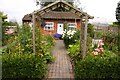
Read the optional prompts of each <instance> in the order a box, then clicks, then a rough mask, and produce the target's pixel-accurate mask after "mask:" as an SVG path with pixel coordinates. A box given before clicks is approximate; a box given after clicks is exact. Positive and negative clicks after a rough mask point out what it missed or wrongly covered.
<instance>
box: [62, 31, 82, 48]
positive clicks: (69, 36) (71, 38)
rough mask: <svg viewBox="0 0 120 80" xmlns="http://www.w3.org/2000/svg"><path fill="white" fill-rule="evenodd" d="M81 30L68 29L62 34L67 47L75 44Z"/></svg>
mask: <svg viewBox="0 0 120 80" xmlns="http://www.w3.org/2000/svg"><path fill="white" fill-rule="evenodd" d="M79 35H80V31H79V30H77V31H71V30H70V31H67V30H65V32H64V34H63V35H62V38H63V40H64V43H65V46H66V48H68V47H69V45H72V44H75V43H76V41H77V40H78V39H79Z"/></svg>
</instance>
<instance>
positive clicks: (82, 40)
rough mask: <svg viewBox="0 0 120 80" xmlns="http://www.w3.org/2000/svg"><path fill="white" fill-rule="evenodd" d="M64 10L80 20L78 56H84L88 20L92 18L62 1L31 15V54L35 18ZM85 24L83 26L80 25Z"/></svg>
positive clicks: (59, 0)
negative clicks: (59, 9)
mask: <svg viewBox="0 0 120 80" xmlns="http://www.w3.org/2000/svg"><path fill="white" fill-rule="evenodd" d="M60 7H62V8H65V9H66V10H68V11H70V12H72V13H74V14H76V15H78V16H79V18H81V20H80V21H81V28H80V54H82V56H83V58H85V56H86V42H87V25H88V20H89V19H93V17H92V16H90V15H88V14H87V13H85V12H83V11H81V10H80V9H78V8H75V7H74V6H72V5H70V4H69V3H67V2H65V1H63V0H58V1H56V2H54V3H51V4H49V5H47V6H46V7H43V8H42V9H39V10H36V11H34V12H33V13H32V22H33V52H34V54H35V17H36V16H39V17H41V16H42V15H43V14H45V13H46V12H50V11H53V10H55V9H56V8H60ZM83 23H84V24H85V26H83V25H82V24H83Z"/></svg>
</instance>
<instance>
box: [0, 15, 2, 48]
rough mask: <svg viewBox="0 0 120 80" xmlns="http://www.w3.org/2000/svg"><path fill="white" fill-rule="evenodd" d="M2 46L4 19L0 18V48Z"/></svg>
mask: <svg viewBox="0 0 120 80" xmlns="http://www.w3.org/2000/svg"><path fill="white" fill-rule="evenodd" d="M1 46H2V18H1V17H0V47H1Z"/></svg>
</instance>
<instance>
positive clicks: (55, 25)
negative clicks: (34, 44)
mask: <svg viewBox="0 0 120 80" xmlns="http://www.w3.org/2000/svg"><path fill="white" fill-rule="evenodd" d="M44 21H45V22H54V30H44V26H41V27H40V30H41V33H42V34H46V35H47V34H50V35H54V34H55V33H56V32H57V23H64V22H67V23H75V22H76V23H77V29H80V20H44Z"/></svg>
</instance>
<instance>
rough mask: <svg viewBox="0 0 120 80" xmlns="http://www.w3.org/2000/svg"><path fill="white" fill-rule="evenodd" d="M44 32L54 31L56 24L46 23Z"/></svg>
mask: <svg viewBox="0 0 120 80" xmlns="http://www.w3.org/2000/svg"><path fill="white" fill-rule="evenodd" d="M45 24H46V25H45V27H44V30H54V22H46V23H45Z"/></svg>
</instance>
